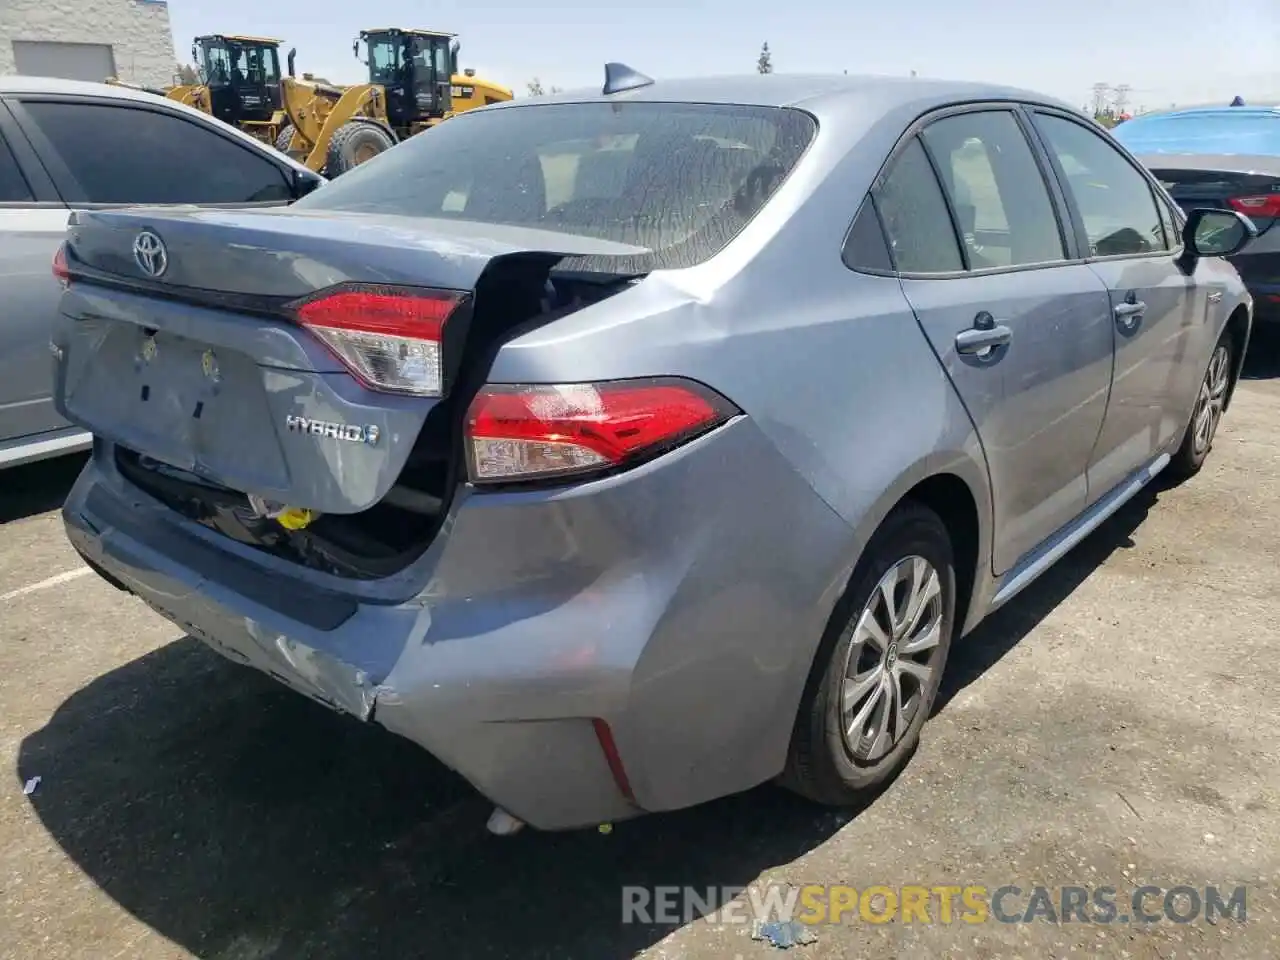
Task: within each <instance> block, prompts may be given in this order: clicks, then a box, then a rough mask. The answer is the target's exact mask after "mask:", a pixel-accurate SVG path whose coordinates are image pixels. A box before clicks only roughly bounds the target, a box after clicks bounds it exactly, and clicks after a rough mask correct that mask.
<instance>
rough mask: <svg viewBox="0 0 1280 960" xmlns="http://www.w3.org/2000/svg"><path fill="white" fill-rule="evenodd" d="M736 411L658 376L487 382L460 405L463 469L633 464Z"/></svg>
mask: <svg viewBox="0 0 1280 960" xmlns="http://www.w3.org/2000/svg"><path fill="white" fill-rule="evenodd" d="M738 413H739V411H738V409H737V408H736V407H735V406H733V404H731V403H730V402H729V401H728V400H726V399H724V398H723V397H721V396H720V395H719V394H718V393H715V392H714V391H712V390H710V389H709V388H707V387H704V386H702V385H701V384H699V383H695V382H692V381H688V380H682V379H676V378H660V379H651V380H615V381H606V382H603V383H573V384H554V385H553V384H527V385H506V384H490V385H488V386H486V387H484V388H483V389H482V390H481V391H480V392H479V393H478V394H477V395H476V398H475V400H474V401H472V404H471V408H470V409H469V410H468V411H467V420H466V446H467V453H468V461H469V462H468V472H469V474H470V478H471V481H472V482H473V483H477V484H485V483H511V482H513V481H527V480H541V479H553V478H565V477H573V476H579V475H585V474H594V473H599V472H602V471H609V470H612V469H616V468H621V467H625V466H629V465H633V464H635V463H638V462H640V461H643V460H647V459H650V458H652V457H654V456H656V455H658V454H659V453H663V452H666V451H668V450H670V449H672V448H673V447H676V446H678V445H680V444H682V443H685V442H687V441H689V440H692V439H693V438H694V437H697V436H699V435H701V434H703V433H706V432H707V431H708V430H711V429H713V428H715V427H718V426H719V425H720V424H722V423H724V422H725V421H727V420H729V419H730V418H731V417H733V416H735V415H737V414H738Z"/></svg>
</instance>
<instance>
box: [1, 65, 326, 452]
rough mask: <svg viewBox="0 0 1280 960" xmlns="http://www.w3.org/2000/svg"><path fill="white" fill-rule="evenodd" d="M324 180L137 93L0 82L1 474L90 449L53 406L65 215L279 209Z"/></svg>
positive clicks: (217, 124) (218, 126)
mask: <svg viewBox="0 0 1280 960" xmlns="http://www.w3.org/2000/svg"><path fill="white" fill-rule="evenodd" d="M324 182H325V180H324V178H323V177H321V176H319V175H318V174H315V173H312V172H311V171H310V170H308V169H307V168H306V167H304V166H302V165H301V164H299V163H296V162H295V161H293V160H291V159H289V158H288V157H286V156H284V154H282V153H279V152H277V151H276V150H275V149H273V148H272V147H270V146H267V145H266V144H264V143H261V142H260V141H258V140H255V139H254V138H253V137H250V136H248V135H247V134H245V133H242V132H241V131H239V130H236V129H235V128H233V127H230V126H228V125H227V124H225V123H223V122H222V121H220V120H215V119H214V118H212V117H210V116H209V115H207V114H203V113H200V112H199V111H198V110H194V109H192V108H190V107H186V106H183V105H182V104H180V103H177V102H175V101H173V100H167V99H165V98H163V97H159V96H156V95H155V94H152V93H147V92H144V91H140V90H134V89H131V88H128V87H119V86H110V85H107V84H98V83H82V82H80V81H74V80H56V79H50V78H45V77H0V277H3V278H4V299H3V303H2V305H0V469H3V468H4V467H9V466H15V465H17V464H20V463H27V462H30V461H33V460H40V459H43V458H45V457H52V456H57V455H59V454H63V453H71V452H74V451H77V450H83V449H87V448H88V447H89V445H90V443H91V437H90V435H89V434H87V433H85V432H84V431H83V430H81V429H80V428H78V427H73V426H71V425H70V424H68V423H67V422H66V421H65V420H63V419H62V418H61V417H60V416H59V415H58V413H57V411H56V410H54V407H53V400H52V394H53V363H52V358H51V357H50V355H49V350H50V347H49V327H50V323H51V321H52V320H53V317H54V313H55V311H56V310H57V303H58V293H59V287H58V283H57V281H56V280H55V279H54V276H53V274H52V272H51V270H50V267H51V264H52V262H53V257H54V254H55V252H56V251H57V249H58V245H59V244H60V243H61V242H62V240H63V239H64V237H65V235H66V227H67V216H68V213H69V212H70V211H71V210H76V209H85V208H92V209H101V208H110V207H123V206H135V205H138V204H147V205H152V204H163V205H172V204H199V205H202V206H204V205H217V206H235V207H242V206H279V205H282V204H288V203H291V202H293V201H294V200H296V199H297V198H298V197H301V196H303V195H304V194H306V193H309V192H311V191H312V190H314V189H315V188H316V187H317V186H319V185H321V184H323V183H324Z"/></svg>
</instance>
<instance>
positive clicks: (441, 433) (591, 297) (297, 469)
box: [54, 251, 636, 602]
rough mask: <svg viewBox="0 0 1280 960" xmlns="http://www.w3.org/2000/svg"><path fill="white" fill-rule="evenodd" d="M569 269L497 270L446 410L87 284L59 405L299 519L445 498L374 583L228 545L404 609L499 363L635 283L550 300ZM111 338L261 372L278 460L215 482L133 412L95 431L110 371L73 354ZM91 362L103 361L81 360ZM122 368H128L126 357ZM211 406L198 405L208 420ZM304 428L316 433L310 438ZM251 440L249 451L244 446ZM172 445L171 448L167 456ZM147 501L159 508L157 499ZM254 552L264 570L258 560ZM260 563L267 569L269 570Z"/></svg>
mask: <svg viewBox="0 0 1280 960" xmlns="http://www.w3.org/2000/svg"><path fill="white" fill-rule="evenodd" d="M565 256H568V255H567V254H561V253H549V252H545V251H517V252H512V253H504V254H499V255H497V256H493V257H492V258H490V259H489V260H488V261H487V263H486V264H485V265H484V267H483V269H482V270H481V271H480V274H479V275H478V277H477V279H476V283H475V289H474V291H473V295H472V296H471V297H469V298H468V300H467V301H465V302H464V309H462V310H461V311H460V312H459V313H458V315H457V316H456V318H451V321H450V322H449V323H447V324H446V327H445V347H446V349H445V383H446V385H447V387H448V389H447V393H446V396H445V397H444V398H442V399H440V400H437V401H432V400H421V399H415V398H406V397H396V396H384V395H382V394H378V393H374V392H372V391H368V390H365V389H364V388H363V387H362V386H361V385H360V384H359V383H357V382H356V381H355V379H354V378H353V377H351V376H350V375H349V374H348V373H346V372H345V371H342V370H340V369H338V366H339V365H338V364H337V363H336V361H335V360H334V359H333V357H332V356H331V355H330V354H329V353H328V351H326V350H325V349H324V348H323V347H322V346H321V345H320V344H319V343H318V341H316V340H315V339H314V338H313V337H311V336H310V334H308V333H307V332H306V331H305V330H304V329H302V328H300V327H298V326H296V325H294V324H292V323H290V322H289V321H288V320H286V319H285V318H283V317H281V318H277V319H276V320H274V321H273V320H270V319H267V318H263V317H260V316H246V315H241V314H237V313H224V312H222V311H220V310H217V309H216V308H213V307H212V306H211V305H198V304H194V303H182V302H172V301H161V300H157V299H154V298H152V297H151V296H149V295H146V294H142V293H140V292H139V291H137V290H135V289H132V288H121V289H112V288H111V287H110V286H107V285H103V284H101V283H99V282H97V281H96V280H95V281H93V282H89V283H75V284H73V285H72V288H71V289H70V290H68V291H67V292H66V293H65V294H64V295H63V317H62V318H61V319H60V321H59V324H58V326H57V329H56V330H55V334H54V341H55V344H57V345H58V347H59V349H60V354H61V356H62V357H63V358H67V357H70V359H60V360H59V363H58V371H57V381H58V389H57V391H56V395H57V396H56V400H57V403H56V405H57V407H58V409H59V411H60V412H61V413H62V415H63V416H65V417H67V418H68V419H69V420H71V421H72V422H75V423H78V424H80V425H82V426H84V427H85V428H86V429H89V430H91V431H93V432H94V433H96V434H97V435H99V436H102V437H105V438H107V439H109V440H111V441H113V442H115V443H119V444H121V446H122V447H123V448H125V449H128V450H131V451H134V452H136V453H141V454H145V455H148V456H151V457H154V458H156V459H158V460H161V461H163V462H165V463H168V464H170V465H171V466H174V467H178V468H180V469H183V470H188V471H191V472H193V474H194V475H195V476H198V477H199V478H200V479H203V480H206V481H211V482H213V483H215V484H217V485H219V486H223V487H225V488H227V489H229V490H232V491H237V492H241V493H245V494H255V495H257V496H259V497H263V498H264V499H268V500H272V501H276V502H280V503H285V504H287V505H289V506H293V507H301V508H305V509H312V510H316V511H318V512H319V513H322V514H325V513H327V514H331V515H339V516H358V515H360V514H362V513H364V512H365V511H368V510H370V509H373V508H374V507H377V506H378V505H380V504H383V503H384V502H386V503H390V502H391V501H390V500H388V494H389V493H390V492H391V490H392V488H393V487H395V486H396V485H397V484H401V483H403V484H404V485H406V486H408V487H410V488H411V489H415V490H420V491H422V492H426V493H428V494H430V495H431V496H433V497H435V498H438V499H439V500H440V501H441V506H440V509H439V513H438V515H437V517H435V518H434V519H433V520H432V521H430V522H426V521H424V522H423V533H422V538H421V541H420V543H419V544H418V545H416V546H411V547H409V548H408V549H405V550H404V551H403V552H400V553H398V554H396V555H395V556H394V557H392V558H391V559H390V560H387V559H380V560H379V561H378V563H377V564H374V563H372V562H371V563H370V564H368V565H366V566H367V567H368V569H360V568H358V567H355V566H352V567H351V568H350V569H347V570H342V569H340V568H338V567H334V568H333V569H332V570H324V569H320V568H318V567H316V566H306V565H303V564H302V563H301V562H300V560H299V558H295V557H291V556H288V557H286V556H285V555H284V554H281V553H278V552H272V551H271V550H270V548H268V547H267V546H265V545H259V546H252V545H244V544H240V543H236V542H234V541H232V542H230V543H228V544H226V545H225V546H226V547H227V549H230V550H233V551H236V550H238V551H240V552H241V556H243V557H245V559H250V560H251V562H254V563H255V565H259V566H261V565H265V566H267V567H271V566H273V565H272V564H271V563H270V562H268V561H267V559H266V558H267V557H270V558H271V559H272V560H275V561H279V562H280V563H283V564H285V566H283V567H280V566H278V565H276V570H277V571H278V572H284V571H286V570H288V568H289V566H291V565H292V566H296V567H297V569H298V570H305V571H306V573H307V575H308V576H311V577H316V578H319V580H318V582H320V583H321V584H322V585H323V586H324V587H326V588H327V589H331V590H339V591H347V590H353V592H355V593H357V594H359V595H360V596H362V597H365V598H368V599H375V600H377V599H381V600H383V601H386V602H399V601H401V600H403V599H406V598H407V597H408V596H411V595H412V593H413V592H414V591H415V590H416V589H417V587H418V586H419V585H420V583H419V582H418V578H417V577H416V576H415V575H414V574H413V573H412V572H411V568H413V567H414V566H415V564H417V562H418V561H419V560H420V559H421V557H422V555H423V553H424V552H426V551H427V550H428V549H429V548H430V545H431V543H432V542H433V541H434V540H435V539H436V538H437V537H438V536H439V535H440V532H441V530H442V529H443V528H444V527H445V526H446V525H447V523H448V517H449V514H450V510H451V508H452V506H453V502H454V500H455V499H456V498H457V496H458V494H459V493H460V492H461V488H462V487H463V486H464V484H465V464H464V460H463V457H462V453H461V448H462V424H463V420H464V417H465V412H466V408H467V405H468V404H469V403H470V401H471V399H472V398H473V397H474V395H475V393H476V392H477V391H478V390H479V388H480V387H481V386H482V385H483V383H484V382H485V380H486V378H487V375H488V372H489V369H490V367H491V365H492V363H493V360H494V358H495V357H496V355H497V353H498V351H499V350H500V349H501V348H502V346H503V345H504V344H505V343H506V342H508V341H509V340H511V339H513V338H515V337H517V336H519V335H521V334H523V333H527V332H529V331H530V330H532V329H534V328H536V327H539V326H542V325H545V324H548V323H551V322H553V321H555V320H557V319H560V318H562V317H564V316H566V315H568V314H570V313H574V312H577V311H579V310H581V309H583V308H585V307H589V306H591V305H592V304H594V303H597V302H599V301H600V300H603V299H608V298H609V297H612V296H614V295H616V294H617V293H619V292H621V291H622V290H624V289H626V288H627V287H628V285H629V284H630V283H631V281H633V280H635V279H636V276H635V275H632V274H628V273H622V274H617V275H611V274H599V273H595V274H592V275H591V278H590V279H583V278H581V277H580V276H575V278H571V279H566V280H563V281H560V284H559V286H558V287H556V286H554V285H551V288H550V289H549V277H550V274H551V272H552V271H553V269H554V268H555V267H556V266H557V265H558V264H559V263H561V262H562V261H563V260H564V258H565ZM599 265H600V264H599V263H597V264H596V266H599ZM110 324H115V325H117V326H123V325H128V326H125V327H124V328H125V329H126V330H127V329H128V328H129V327H135V328H137V329H138V331H142V330H144V329H154V330H160V331H166V332H168V333H171V334H173V335H174V336H177V337H183V338H186V339H187V340H188V341H191V342H193V343H195V344H197V345H204V344H212V345H213V346H214V347H216V348H217V349H219V350H222V349H225V350H228V351H233V352H238V353H240V354H241V355H242V356H244V357H247V358H249V359H250V360H251V361H253V363H254V364H255V365H256V368H257V370H258V373H257V374H256V376H257V377H259V378H261V380H262V385H261V388H259V387H258V385H254V384H250V385H249V386H252V387H253V389H254V390H255V391H256V392H257V393H258V394H260V395H261V396H262V397H263V398H264V400H263V403H264V404H265V407H264V416H269V417H270V419H271V421H272V423H271V429H270V430H259V431H258V433H259V436H258V437H257V441H259V442H260V444H265V445H267V446H270V447H271V449H270V450H264V451H262V453H263V455H262V456H256V457H246V456H240V457H238V458H235V459H233V458H231V457H228V456H225V455H224V456H223V459H224V460H225V461H226V467H225V469H212V468H210V467H209V465H208V464H207V463H204V462H202V457H201V454H200V452H199V450H198V449H195V450H188V449H187V448H186V446H185V445H184V444H185V442H186V441H185V440H184V439H182V438H179V439H177V440H175V439H174V438H173V437H172V435H170V437H169V439H168V440H165V441H163V442H161V441H160V440H159V439H158V435H157V434H155V432H154V431H152V432H151V433H150V434H148V433H146V432H144V431H143V430H142V428H141V427H140V425H138V424H137V423H135V422H133V421H132V420H131V419H130V418H128V417H126V416H124V415H123V410H124V408H125V406H127V404H124V401H123V400H122V401H121V402H122V404H124V405H122V406H121V409H120V410H119V411H114V415H115V419H116V420H118V421H119V422H117V423H112V422H107V420H95V419H94V417H95V416H97V417H99V418H101V417H103V416H105V415H104V414H103V413H102V411H103V410H104V409H105V407H104V405H103V404H100V403H98V404H89V403H87V402H86V401H80V402H77V401H76V399H75V396H76V392H77V388H78V387H79V386H80V385H82V384H85V383H88V384H90V386H92V385H93V380H92V378H94V377H95V370H98V371H100V370H101V369H102V362H103V361H104V360H105V359H106V358H104V357H102V356H100V355H99V353H100V350H101V348H98V349H99V353H94V352H93V351H92V350H87V348H83V349H82V350H80V351H72V350H71V349H70V345H71V343H72V342H73V341H74V340H75V338H76V337H77V336H79V337H81V338H82V339H83V338H85V337H90V338H98V339H97V342H99V343H101V342H103V339H104V338H106V337H107V336H108V335H109V334H108V333H106V332H104V329H106V327H107V325H110ZM86 351H87V352H89V353H91V354H92V355H91V356H89V357H80V356H79V354H80V353H84V352H86ZM113 356H114V357H115V359H116V360H117V361H119V362H121V363H123V362H124V359H125V358H124V355H123V352H122V351H121V350H120V349H116V350H115V351H114V353H113ZM289 371H297V372H296V373H290V372H289ZM246 376H247V375H246ZM108 379H111V378H108ZM112 389H114V388H112ZM125 399H127V398H125ZM213 402H215V403H216V402H217V401H216V400H215V401H213ZM226 402H227V401H225V400H224V401H223V403H224V404H225V403H226ZM202 406H203V404H197V405H196V409H199V408H200V407H202ZM341 409H348V410H349V413H350V420H351V421H352V422H344V421H343V420H335V419H333V418H334V417H335V416H337V414H335V412H334V411H335V410H339V411H340V410H341ZM95 411H96V413H95ZM357 418H360V419H359V422H356V420H357ZM108 419H110V418H108ZM275 421H279V422H278V423H277V422H275ZM317 425H318V426H317ZM303 426H305V428H306V429H305V430H304V429H300V428H301V427H303ZM194 435H196V436H198V435H199V434H198V433H195V434H194ZM224 435H225V434H224ZM184 436H185V435H184ZM239 436H240V437H241V439H243V435H242V434H240V435H239ZM304 437H305V438H306V439H305V440H304V439H303V438H304ZM354 439H359V440H360V442H359V443H356V442H354ZM157 444H159V446H157ZM165 444H168V445H169V448H164V449H162V447H164V445H165ZM334 445H337V446H342V447H350V449H349V450H347V451H345V453H346V455H345V456H342V457H338V456H336V455H335V456H330V452H329V450H328V447H330V446H334ZM170 448H171V449H170ZM433 450H434V451H435V452H434V453H433V452H432V451H433ZM424 458H425V459H426V460H432V459H434V462H436V463H444V464H446V465H447V466H446V468H445V478H444V482H443V484H442V485H441V486H440V487H439V488H438V489H435V488H432V489H427V488H426V487H424V486H422V485H421V478H417V477H415V476H414V475H413V468H414V464H415V462H418V463H419V464H420V463H421V461H422V460H423V459H424ZM268 468H271V469H268ZM415 482H417V483H418V485H417V486H415ZM143 489H144V490H148V488H145V487H144V488H143ZM148 493H150V494H151V495H153V496H156V495H157V494H156V492H155V491H150V490H148ZM216 535H217V536H218V537H219V538H220V539H227V538H225V537H223V536H222V535H221V534H216ZM397 549H398V548H397ZM244 551H252V552H253V553H255V554H257V555H258V556H256V557H250V555H248V554H246V553H245V552H244ZM259 560H261V561H263V562H262V564H258V563H257V561H259ZM356 585H359V586H358V587H357V586H356ZM353 588H354V589H353Z"/></svg>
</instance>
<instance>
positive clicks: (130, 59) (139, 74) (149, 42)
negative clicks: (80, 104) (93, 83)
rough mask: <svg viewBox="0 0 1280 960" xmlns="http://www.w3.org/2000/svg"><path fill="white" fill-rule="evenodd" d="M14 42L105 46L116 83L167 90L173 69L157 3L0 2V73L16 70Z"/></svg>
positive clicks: (163, 7)
mask: <svg viewBox="0 0 1280 960" xmlns="http://www.w3.org/2000/svg"><path fill="white" fill-rule="evenodd" d="M14 40H34V41H60V42H62V43H102V44H107V43H109V44H111V47H112V51H113V53H114V54H115V62H116V71H117V72H118V74H119V76H120V79H122V80H128V81H131V82H133V83H140V84H143V85H146V86H152V87H167V86H169V85H170V84H172V83H173V75H174V72H175V71H176V69H177V63H176V61H175V59H174V52H173V30H172V28H171V27H170V25H169V5H168V4H167V3H163V2H157V0H0V74H6V73H8V74H12V73H15V72H16V67H15V64H14V61H13V41H14ZM103 79H104V80H105V79H106V77H103Z"/></svg>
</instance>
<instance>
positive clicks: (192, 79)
mask: <svg viewBox="0 0 1280 960" xmlns="http://www.w3.org/2000/svg"><path fill="white" fill-rule="evenodd" d="M178 82H179V83H180V84H183V85H184V86H192V85H194V84H197V83H199V82H200V75H199V74H198V73H196V68H195V67H193V66H192V65H191V64H189V63H180V64H178Z"/></svg>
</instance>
